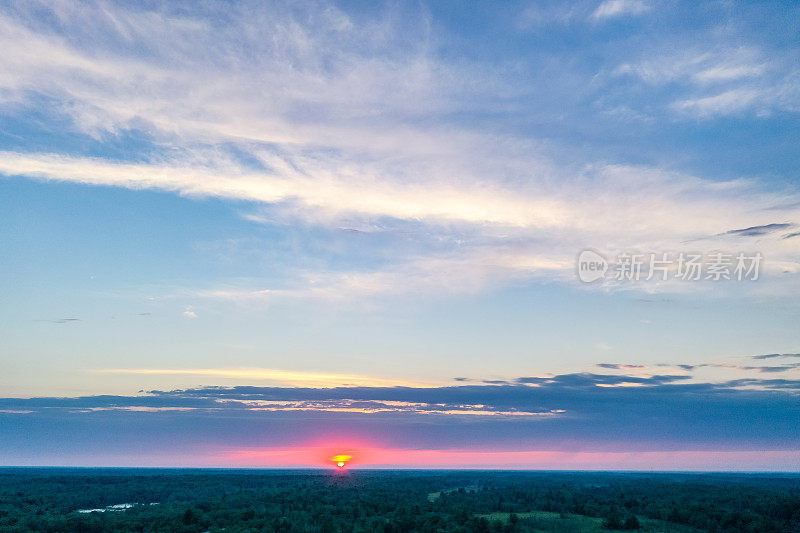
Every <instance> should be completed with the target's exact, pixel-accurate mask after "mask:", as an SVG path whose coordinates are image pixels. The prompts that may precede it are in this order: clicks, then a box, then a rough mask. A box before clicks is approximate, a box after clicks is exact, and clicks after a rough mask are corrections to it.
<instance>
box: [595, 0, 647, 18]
mask: <svg viewBox="0 0 800 533" xmlns="http://www.w3.org/2000/svg"><path fill="white" fill-rule="evenodd" d="M649 9H650V6H649V5H648V4H647V3H646V2H644V1H643V0H605V1H604V2H602V3H601V4H600V5H599V6H597V9H595V11H594V13H592V17H594V18H595V19H608V18H613V17H621V16H624V15H639V14H641V13H644V12H645V11H648V10H649Z"/></svg>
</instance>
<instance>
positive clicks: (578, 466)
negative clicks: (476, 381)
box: [214, 446, 800, 471]
mask: <svg viewBox="0 0 800 533" xmlns="http://www.w3.org/2000/svg"><path fill="white" fill-rule="evenodd" d="M340 453H345V454H348V455H351V456H352V459H351V460H350V461H349V462H348V467H354V468H434V469H435V468H486V469H495V468H497V469H545V470H561V469H569V470H572V469H574V470H692V471H702V470H739V471H799V470H800V450H747V451H730V450H725V451H707V450H704V451H642V452H608V451H580V452H563V451H533V450H529V451H477V450H464V449H461V450H459V449H449V450H435V449H431V450H416V449H401V448H380V447H374V446H338V447H337V446H305V447H294V448H270V447H263V448H241V449H236V450H228V451H225V452H223V453H222V454H220V455H219V456H217V458H216V460H214V462H215V463H219V464H224V465H227V466H231V467H262V468H263V467H271V468H308V467H334V465H333V463H331V461H330V457H332V456H334V455H337V454H340Z"/></svg>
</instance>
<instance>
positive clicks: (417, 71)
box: [0, 0, 800, 471]
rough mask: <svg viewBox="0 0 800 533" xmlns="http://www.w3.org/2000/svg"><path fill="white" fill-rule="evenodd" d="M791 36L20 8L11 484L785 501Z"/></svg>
mask: <svg viewBox="0 0 800 533" xmlns="http://www.w3.org/2000/svg"><path fill="white" fill-rule="evenodd" d="M799 17H800V6H798V4H797V3H795V2H728V1H711V2H702V3H696V2H678V1H670V0H663V1H661V0H592V1H588V0H587V1H582V0H577V1H576V2H570V3H566V2H557V1H552V2H550V1H535V0H531V1H512V2H508V3H504V4H503V5H502V6H498V5H496V4H492V3H484V4H479V3H466V2H349V1H346V2H340V3H331V2H312V1H309V2H297V3H285V2H261V1H259V2H256V1H253V2H248V1H236V2H224V3H223V2H205V3H196V2H181V1H171V2H165V3H162V2H124V1H120V2H112V1H109V2H105V1H103V2H100V1H97V2H80V3H79V2H69V1H62V0H56V1H48V2H37V1H25V2H14V1H11V2H6V3H3V5H2V6H0V49H2V50H3V54H2V55H0V274H2V275H0V302H1V303H0V365H2V366H1V368H2V372H0V464H2V465H67V466H215V467H220V466H221V467H240V466H248V467H250V466H253V467H283V466H287V467H299V466H321V465H326V464H328V463H329V462H330V461H328V458H329V457H330V456H333V455H336V454H345V453H346V454H349V455H352V457H353V459H352V466H353V467H356V466H360V467H381V468H397V467H401V468H406V467H413V468H420V467H425V468H451V467H457V468H545V469H547V468H553V469H560V468H568V469H614V470H627V469H630V470H742V471H747V470H758V471H768V470H770V471H771V470H774V471H800V423H799V422H800V402H798V399H800V398H799V397H798V395H799V394H800V354H799V353H798V352H800V327H798V323H800V298H799V297H800V278H799V275H800V177H799V176H798V173H797V172H798V170H797V169H798V168H800V149H798V146H800V44H798V43H800V27H799V26H798V23H797V21H798V20H800V18H799ZM582 252H583V254H582ZM586 254H588V255H586ZM692 257H694V258H695V259H696V260H695V262H694V263H691V261H690V260H691V258H692ZM579 258H580V259H579ZM584 259H586V261H584ZM588 263H592V265H596V266H597V268H598V269H600V270H587V269H588V268H590V267H589V266H587V265H588ZM691 264H693V265H695V267H696V268H698V269H699V270H691V269H690V267H689V266H688V265H691ZM656 267H658V268H656ZM592 268H594V267H592ZM693 272H694V273H696V274H697V275H693ZM593 274H597V276H598V277H596V279H591V280H590V279H588V278H587V277H586V276H588V275H593Z"/></svg>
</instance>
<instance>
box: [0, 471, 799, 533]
mask: <svg viewBox="0 0 800 533" xmlns="http://www.w3.org/2000/svg"><path fill="white" fill-rule="evenodd" d="M632 530H636V531H664V532H670V531H671V532H693V531H712V532H721V531H726V532H727V531H742V532H754V533H755V532H759V533H762V532H765V533H770V532H776V533H777V532H800V476H798V475H770V474H683V473H611V472H605V473H603V472H542V471H536V472H522V471H380V470H373V471H369V470H351V471H347V470H344V471H319V470H316V471H315V470H165V469H62V468H59V469H44V468H43V469H31V468H5V469H0V532H27V531H36V532H39V531H43V532H53V533H56V532H58V533H61V532H104V531H116V532H134V531H137V532H149V531H153V532H155V531H168V532H173V531H174V532H187V533H189V532H191V533H199V532H221V531H225V532H229V533H230V532H267V531H268V532H272V531H281V532H321V533H323V532H325V533H327V532H331V533H334V532H336V533H339V532H347V533H351V532H352V533H356V532H358V533H360V532H379V533H382V532H392V533H394V532H405V531H420V532H473V531H475V532H492V531H496V532H530V531H561V532H567V531H632Z"/></svg>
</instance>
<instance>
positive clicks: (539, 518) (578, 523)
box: [429, 495, 698, 533]
mask: <svg viewBox="0 0 800 533" xmlns="http://www.w3.org/2000/svg"><path fill="white" fill-rule="evenodd" d="M429 497H430V495H429ZM512 514H514V513H499V512H498V513H488V514H480V515H477V517H478V518H485V519H486V520H488V521H489V522H500V523H502V524H503V525H509V524H510V523H511V515H512ZM516 515H517V519H518V520H519V521H520V522H525V523H526V524H527V525H531V526H533V527H536V528H539V530H540V531H564V532H570V531H575V532H579V531H606V532H608V531H612V530H609V529H607V528H605V527H603V519H602V518H593V517H591V516H584V515H579V514H566V513H564V514H562V513H553V512H550V511H531V512H528V513H516ZM638 518H639V521H640V524H641V528H640V529H637V530H636V531H640V532H669V533H673V532H674V533H693V532H696V531H698V530H696V529H692V528H689V527H686V526H681V525H678V524H670V523H669V522H664V521H662V520H650V519H646V518H642V517H638Z"/></svg>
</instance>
